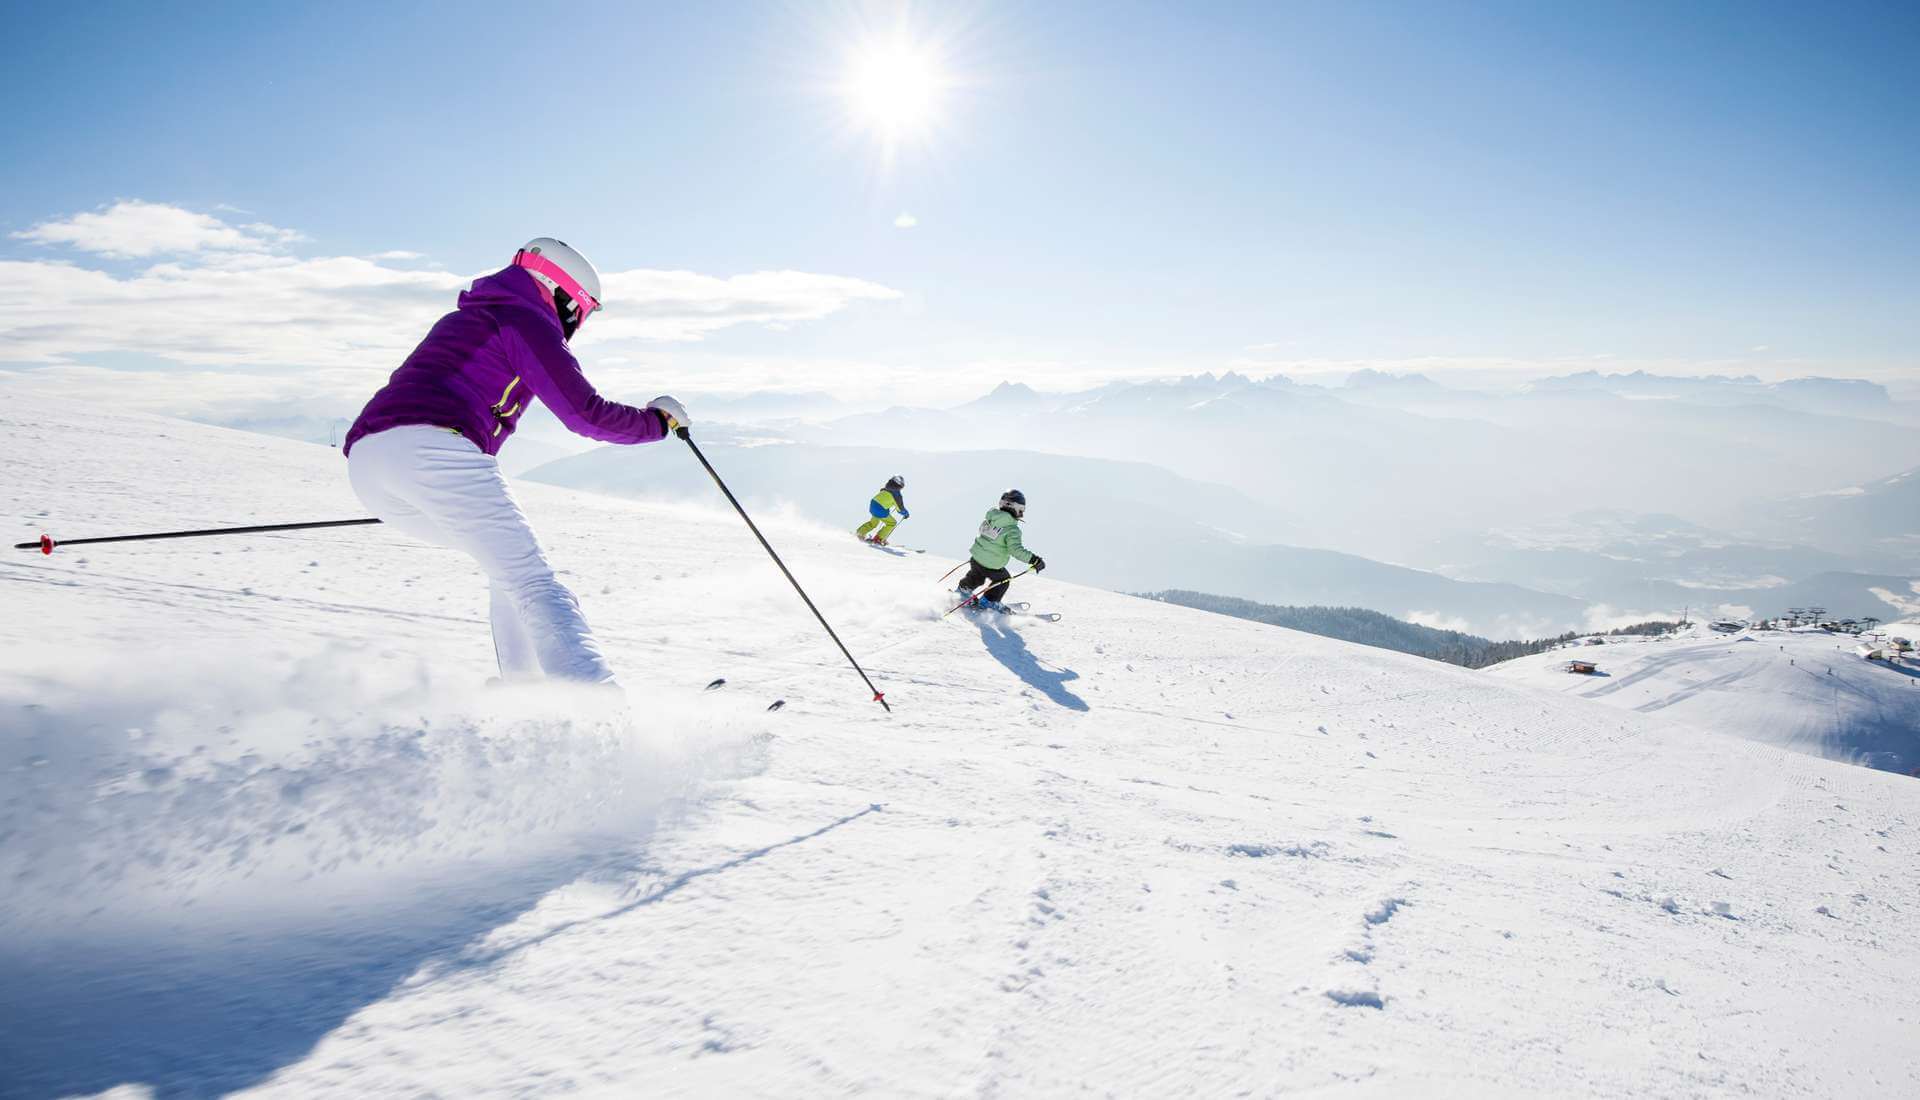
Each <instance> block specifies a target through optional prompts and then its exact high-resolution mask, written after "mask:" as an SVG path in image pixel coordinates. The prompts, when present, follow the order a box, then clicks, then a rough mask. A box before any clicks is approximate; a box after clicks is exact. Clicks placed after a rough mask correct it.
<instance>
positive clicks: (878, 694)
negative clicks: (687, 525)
mask: <svg viewBox="0 0 1920 1100" xmlns="http://www.w3.org/2000/svg"><path fill="white" fill-rule="evenodd" d="M674 434H675V435H678V436H679V437H680V438H681V440H682V441H683V442H685V443H686V445H687V448H688V449H689V450H691V451H692V452H693V457H695V458H697V459H699V460H700V465H702V466H704V467H706V470H707V476H708V477H710V478H712V479H713V483H714V484H715V485H717V486H719V487H720V491H721V492H722V493H724V494H725V495H726V498H727V503H728V504H731V505H733V510H734V511H736V512H738V513H740V518H741V519H743V520H745V521H746V523H747V530H749V531H752V532H753V537H754V538H757V539H759V540H760V545H761V546H762V547H763V548H764V549H765V550H766V552H767V556H768V557H770V558H772V559H773V564H775V565H777V566H779V567H780V572H782V573H784V574H786V577H787V583H788V584H791V585H792V586H793V590H794V591H795V592H798V593H800V598H801V599H802V600H805V601H806V604H807V610H808V611H811V612H813V617H814V618H816V619H819V620H820V625H821V626H822V627H824V628H825V629H826V632H827V637H829V638H832V639H833V644H834V645H837V646H839V647H840V652H841V653H842V654H845V655H846V658H847V663H848V664H850V665H852V666H853V670H854V671H855V672H857V673H859V674H860V679H862V680H865V681H866V684H867V690H869V691H871V692H873V701H874V702H876V703H878V704H880V706H881V707H882V708H883V709H884V710H885V711H886V712H887V713H888V714H892V713H893V708H892V707H891V706H888V705H887V697H886V694H885V693H884V692H882V691H881V690H880V689H879V688H877V687H874V686H873V680H872V679H871V678H870V677H868V676H867V670H866V669H864V668H861V667H860V662H859V661H856V660H854V659H853V654H852V653H851V652H850V651H849V650H848V649H847V643H845V642H843V641H841V640H840V635H838V634H835V633H834V632H833V627H832V625H830V624H829V623H828V622H827V617H826V616H825V615H822V614H820V609H819V608H818V607H815V606H814V605H813V597H811V596H809V595H807V590H806V589H804V588H802V587H800V582H799V581H798V580H795V579H794V576H793V570H791V569H788V568H787V563H786V562H784V561H781V560H780V555H779V554H778V553H776V552H775V551H774V549H773V544H772V543H770V542H768V541H767V536H765V535H763V534H761V533H760V528H759V527H758V526H757V525H755V524H754V522H753V517H752V516H749V515H747V510H746V509H745V508H742V507H740V501H739V499H738V498H736V497H735V496H734V495H733V490H732V489H729V488H727V483H726V482H724V481H722V480H720V474H719V472H718V471H716V470H714V468H713V463H711V462H708V461H707V456H706V455H704V454H702V453H700V446H699V444H697V443H695V442H694V441H693V433H692V432H690V431H688V430H687V429H686V428H680V429H678V430H677V431H676V432H675V433H674Z"/></svg>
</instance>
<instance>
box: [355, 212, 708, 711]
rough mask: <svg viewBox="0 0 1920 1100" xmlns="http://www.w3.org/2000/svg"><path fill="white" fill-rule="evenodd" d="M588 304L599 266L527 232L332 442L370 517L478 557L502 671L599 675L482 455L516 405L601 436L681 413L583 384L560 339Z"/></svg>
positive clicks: (516, 413)
mask: <svg viewBox="0 0 1920 1100" xmlns="http://www.w3.org/2000/svg"><path fill="white" fill-rule="evenodd" d="M599 308H600V276H599V274H598V273H597V272H596V271H594V269H593V265H592V264H590V263H588V262H587V260H586V257H584V256H582V255H580V253H578V252H575V251H574V250H573V249H572V248H569V247H568V246H567V245H566V244H565V243H564V242H561V241H557V240H554V239H553V238H552V237H537V238H535V239H534V240H531V241H529V242H527V244H526V246H525V247H523V248H522V249H520V251H519V252H517V253H515V254H514V257H513V262H512V263H511V264H509V265H508V266H507V267H506V268H504V269H502V270H500V271H496V272H494V273H493V274H492V275H488V276H485V277H483V278H480V279H476V280H474V282H473V285H472V287H471V288H469V289H468V290H466V291H463V292H462V293H461V295H460V300H459V308H458V309H456V310H455V311H454V312H452V313H449V314H447V315H446V316H444V317H442V318H440V320H439V321H438V322H437V323H436V324H435V325H434V326H433V328H432V330H430V331H429V332H428V333H427V336H426V339H424V340H422V341H421V342H420V346H419V347H416V348H415V349H414V350H413V354H411V355H409V356H407V359H406V361H405V362H404V363H402V364H400V369H398V370H396V371H394V372H393V376H392V377H391V378H389V379H388V380H387V384H386V385H385V386H384V387H382V388H381V389H380V391H379V392H378V393H376V394H374V395H373V399H372V400H370V401H368V402H367V406H366V408H365V409H363V410H361V412H360V416H359V419H357V420H355V421H354V423H353V427H352V428H351V429H349V430H348V432H347V438H346V442H345V445H344V446H343V447H342V448H341V450H342V451H343V452H344V453H345V454H346V456H347V476H348V479H349V480H350V481H351V482H352V484H353V491H354V493H355V494H356V495H357V496H359V498H360V500H361V502H362V503H363V504H365V505H366V506H367V508H368V509H369V510H371V511H372V512H373V514H374V515H376V516H378V517H380V519H381V520H382V521H384V522H385V523H387V524H389V525H390V526H392V527H395V528H397V529H399V530H400V531H402V532H404V533H406V534H408V535H411V536H413V537H414V538H417V539H421V540H422V541H425V542H430V543H434V544H436V545H439V546H447V547H452V548H454V549H457V550H461V551H463V552H465V553H466V554H468V555H470V556H471V557H472V558H473V559H474V560H475V561H476V562H478V563H479V565H480V569H481V571H482V572H484V573H485V574H486V576H487V581H488V583H489V585H490V586H491V587H492V608H491V619H492V624H493V649H494V656H495V658H496V659H497V660H498V661H499V664H500V676H501V678H502V679H504V680H526V679H534V678H538V677H540V676H542V675H544V676H547V677H551V678H554V679H562V680H575V681H584V682H588V683H610V682H612V680H613V671H612V670H611V669H610V668H608V667H607V662H606V659H605V658H604V657H602V656H601V654H600V647H599V646H598V645H597V644H595V642H594V639H593V632H592V631H591V630H589V629H588V627H587V620H586V617H585V616H584V615H582V614H581V612H580V604H579V601H577V600H575V599H574V596H573V593H572V592H569V591H568V590H567V588H566V586H565V585H563V584H561V583H560V581H559V579H558V578H556V577H555V576H554V574H553V567H552V566H551V565H549V564H547V557H546V554H545V553H544V552H543V551H542V550H541V548H540V543H539V540H538V539H536V538H535V537H534V533H533V528H532V526H530V525H529V524H528V523H527V517H526V516H525V515H523V514H522V513H521V511H520V507H519V505H518V504H516V503H515V502H514V499H513V494H512V493H511V492H509V491H508V489H507V483H506V480H505V479H504V478H502V477H501V474H500V467H499V464H498V462H497V461H496V460H495V457H494V456H495V455H497V454H499V452H500V447H501V445H502V444H504V443H505V442H506V441H507V440H508V438H510V437H511V436H512V435H513V431H514V428H515V427H516V426H517V425H518V423H519V421H520V414H521V413H522V412H523V411H524V410H525V409H526V407H527V404H528V402H530V401H533V400H535V399H537V400H539V401H540V402H541V403H542V404H544V405H546V407H547V408H548V409H549V410H550V411H552V413H553V414H554V415H555V416H557V417H559V418H560V422H561V423H562V424H565V425H566V426H567V427H568V428H571V429H572V430H573V431H575V432H577V433H579V434H580V435H583V436H586V437H587V438H589V439H598V440H601V441H602V442H606V443H652V442H655V441H657V440H660V439H664V438H666V436H667V435H668V433H670V432H672V431H674V430H675V429H677V428H680V427H684V426H686V425H687V424H688V423H689V420H688V418H687V410H686V409H685V408H683V407H682V406H681V404H680V403H679V402H678V401H675V400H674V399H673V398H671V397H656V398H654V399H653V400H652V401H651V402H649V403H648V404H647V405H646V407H644V408H636V407H634V406H632V405H622V404H618V403H616V402H613V401H608V400H607V399H605V398H603V397H601V396H600V395H599V394H598V393H596V392H594V388H593V385H592V383H590V382H588V381H587V378H586V376H585V375H584V374H582V373H581V372H580V364H579V363H578V362H577V361H576V360H575V359H574V357H573V353H572V352H571V351H569V350H568V348H567V345H568V343H569V342H570V341H571V340H572V339H573V335H574V333H576V332H578V331H579V329H580V326H581V324H583V323H584V322H585V321H586V319H587V318H588V317H589V316H590V315H591V314H592V313H593V312H594V311H595V310H597V309H599Z"/></svg>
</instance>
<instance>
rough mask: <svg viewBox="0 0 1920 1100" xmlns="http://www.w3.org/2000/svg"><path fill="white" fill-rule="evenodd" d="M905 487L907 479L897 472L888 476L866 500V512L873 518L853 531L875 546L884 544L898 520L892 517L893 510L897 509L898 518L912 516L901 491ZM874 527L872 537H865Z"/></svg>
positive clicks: (910, 517)
mask: <svg viewBox="0 0 1920 1100" xmlns="http://www.w3.org/2000/svg"><path fill="white" fill-rule="evenodd" d="M906 487H907V479H906V478H904V477H901V476H900V475H899V474H895V475H893V476H892V477H890V478H888V479H887V483H886V484H885V485H883V486H881V488H880V491H879V492H877V493H875V494H873V499H872V500H870V501H868V502H867V514H868V515H870V516H872V517H873V518H872V519H870V520H868V521H867V522H865V523H863V524H861V525H860V526H859V527H857V528H855V529H854V532H853V533H854V534H855V535H857V536H859V537H860V538H861V539H863V540H865V541H867V542H871V543H873V544H874V545H875V546H885V545H886V544H887V536H888V535H891V534H893V529H894V527H895V526H897V525H898V524H899V522H900V520H897V519H894V518H893V513H894V510H895V509H896V508H897V509H899V511H900V519H912V518H913V513H911V512H909V511H907V498H906V494H905V493H903V492H902V490H903V489H905V488H906ZM876 527H877V528H879V530H878V531H875V532H874V535H873V537H872V538H867V532H868V531H873V530H874V528H876Z"/></svg>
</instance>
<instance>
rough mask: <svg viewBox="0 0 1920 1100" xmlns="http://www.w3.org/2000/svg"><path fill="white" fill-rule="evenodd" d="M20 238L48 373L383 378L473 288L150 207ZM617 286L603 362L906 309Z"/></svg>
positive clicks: (275, 233) (761, 280) (877, 291)
mask: <svg viewBox="0 0 1920 1100" xmlns="http://www.w3.org/2000/svg"><path fill="white" fill-rule="evenodd" d="M12 238H13V239H14V240H16V241H19V242H24V245H25V248H24V251H25V252H27V253H28V255H26V256H16V257H14V258H11V259H0V363H6V364H13V365H24V366H34V367H47V366H70V367H72V366H93V367H113V366H118V365H121V364H120V363H118V362H117V361H116V359H115V357H118V356H137V357H146V358H150V359H155V360H160V361H162V365H163V366H164V365H166V364H173V365H177V366H180V367H186V368H196V369H199V370H229V371H231V370H265V369H271V368H287V367H294V368H304V369H307V370H313V371H332V370H345V371H364V372H366V374H365V377H364V381H367V382H371V381H373V380H375V379H377V378H378V377H379V376H382V375H384V374H385V373H386V372H387V371H390V370H391V369H392V368H393V367H394V366H396V365H397V364H398V363H399V361H400V359H401V358H402V357H404V356H405V355H406V354H407V352H408V351H409V350H411V349H412V347H413V346H414V344H415V343H416V342H418V340H419V339H420V336H421V335H422V334H423V333H424V332H425V331H426V329H427V327H428V326H429V325H431V324H432V323H433V321H434V320H435V319H436V318H437V317H439V316H440V315H441V314H443V313H445V312H446V311H448V310H449V309H451V308H452V307H453V304H454V297H455V295H456V294H457V293H458V292H459V291H460V290H461V289H462V288H464V287H465V286H466V285H467V283H468V282H469V281H471V278H472V276H471V275H456V274H451V273H448V272H445V271H439V270H433V269H430V268H429V269H423V268H420V267H418V266H399V265H401V264H406V263H409V262H410V261H415V260H417V259H418V258H419V257H418V256H417V254H415V253H410V252H383V253H380V254H378V255H375V256H370V257H361V256H325V255H323V256H302V255H298V254H296V253H295V252H294V251H293V249H292V246H293V245H295V244H297V243H299V242H302V241H304V240H306V238H305V237H304V236H303V235H302V234H300V233H299V232H298V231H296V230H290V229H283V228H280V227H278V226H273V225H269V224H266V223H264V222H252V223H247V224H233V223H230V222H228V221H226V220H223V219H222V218H220V217H217V216H215V215H213V214H208V213H201V212H198V211H192V210H187V209H184V208H181V207H178V206H169V205H166V204H162V203H152V202H144V201H140V200H124V201H121V202H117V203H114V204H112V205H111V206H107V207H104V208H102V209H100V210H97V211H92V212H87V213H81V214H75V215H71V216H68V217H62V218H57V219H53V220H49V221H45V222H42V223H40V224H38V225H35V226H33V227H32V228H29V229H26V230H24V231H21V232H17V233H14V234H12ZM41 253H51V254H50V255H41ZM129 261H139V263H136V264H132V265H130V264H129V263H128V262H129ZM149 261H150V262H149ZM603 285H604V286H605V288H606V290H607V293H606V305H607V309H606V312H605V313H604V314H602V315H601V316H600V317H597V318H595V319H594V320H595V323H594V324H590V325H589V326H587V328H586V329H585V331H584V332H583V333H582V335H581V345H582V348H583V350H585V351H588V352H590V353H594V354H604V353H606V352H607V351H608V350H609V349H610V348H611V347H612V346H615V345H618V344H621V343H623V342H627V343H634V344H637V345H644V344H648V343H660V342H681V343H684V342H690V341H698V340H702V339H704V338H705V337H707V336H708V335H709V334H712V333H715V332H718V331H721V330H723V329H727V328H731V327H735V326H756V325H757V326H781V325H788V324H797V323H801V322H806V321H813V320H818V319H820V318H823V317H827V316H830V315H832V314H834V313H838V312H840V311H842V310H845V309H848V308H851V307H853V306H855V305H859V304H863V303H882V302H889V301H893V300H896V299H898V298H900V297H902V295H901V293H900V292H899V291H897V290H894V289H892V288H890V287H886V286H882V285H880V284H878V283H873V282H869V281H866V280H863V279H858V278H851V277H847V276H839V275H822V274H814V273H811V272H804V271H757V272H751V273H748V274H743V275H734V276H727V277H721V276H714V275H705V274H700V273H697V272H692V271H651V270H644V269H640V270H628V271H612V272H606V273H604V277H603ZM36 373H38V372H36ZM182 380H184V379H182Z"/></svg>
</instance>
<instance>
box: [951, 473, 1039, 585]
mask: <svg viewBox="0 0 1920 1100" xmlns="http://www.w3.org/2000/svg"><path fill="white" fill-rule="evenodd" d="M1026 514H1027V494H1025V493H1023V492H1021V491H1020V490H1018V489H1008V490H1007V491H1006V492H1004V493H1001V494H1000V503H999V504H997V505H995V506H994V508H993V511H991V512H988V513H987V518H986V519H984V520H981V521H980V536H979V537H978V538H976V539H974V540H973V561H972V563H971V566H970V567H969V568H968V569H967V575H966V576H964V577H962V578H960V587H959V588H956V589H954V591H955V592H957V593H959V594H960V595H962V596H971V595H972V594H973V590H974V589H976V588H979V587H980V586H981V585H983V584H986V583H987V582H988V581H996V582H998V583H996V584H995V585H994V586H993V587H992V588H989V589H987V590H986V591H985V592H982V593H980V598H979V599H978V600H976V601H974V602H975V603H976V604H977V605H978V606H980V607H984V608H986V609H988V610H989V611H1005V610H1006V607H1005V606H1004V601H1005V600H1006V598H1007V588H1008V586H1009V578H1010V577H1011V576H1012V574H1010V573H1009V572H1007V562H1009V561H1023V562H1026V563H1027V564H1028V565H1029V566H1031V567H1032V568H1033V571H1034V572H1035V573H1038V572H1040V571H1041V570H1042V569H1045V568H1046V567H1047V563H1046V559H1044V558H1042V557H1041V556H1040V555H1038V554H1036V553H1034V552H1033V551H1031V550H1028V549H1027V548H1026V546H1025V545H1024V544H1023V543H1022V542H1021V541H1020V520H1021V519H1022V518H1023V517H1024V516H1025V515H1026Z"/></svg>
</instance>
